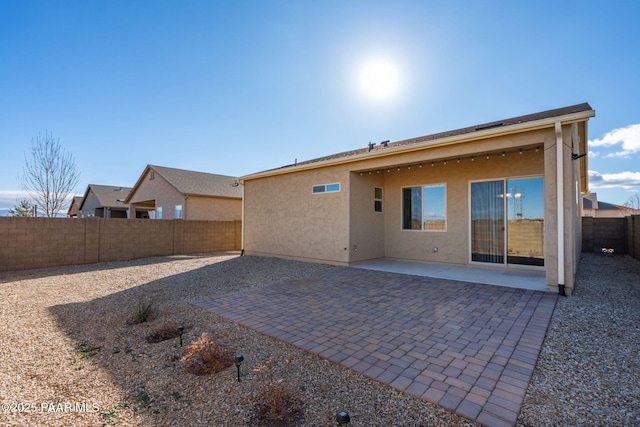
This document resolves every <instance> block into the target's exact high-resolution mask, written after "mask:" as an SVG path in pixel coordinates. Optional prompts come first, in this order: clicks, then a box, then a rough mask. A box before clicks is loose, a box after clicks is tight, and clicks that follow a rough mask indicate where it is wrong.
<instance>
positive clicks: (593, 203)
mask: <svg viewBox="0 0 640 427" xmlns="http://www.w3.org/2000/svg"><path fill="white" fill-rule="evenodd" d="M630 215H640V209H633V208H630V207H628V206H620V205H615V204H613V203H607V202H600V201H598V194H597V193H589V194H583V195H582V216H590V217H593V218H623V217H625V216H630Z"/></svg>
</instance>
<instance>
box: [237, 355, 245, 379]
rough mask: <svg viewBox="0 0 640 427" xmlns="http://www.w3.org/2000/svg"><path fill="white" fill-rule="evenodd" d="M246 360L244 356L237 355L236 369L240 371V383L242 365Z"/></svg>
mask: <svg viewBox="0 0 640 427" xmlns="http://www.w3.org/2000/svg"><path fill="white" fill-rule="evenodd" d="M243 360H244V356H243V355H241V354H236V368H237V369H238V382H240V364H241V363H242V361H243Z"/></svg>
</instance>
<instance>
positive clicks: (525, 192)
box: [241, 103, 595, 294]
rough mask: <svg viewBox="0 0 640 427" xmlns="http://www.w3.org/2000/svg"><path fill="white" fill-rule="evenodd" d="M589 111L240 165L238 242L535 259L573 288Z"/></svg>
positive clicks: (298, 252)
mask: <svg viewBox="0 0 640 427" xmlns="http://www.w3.org/2000/svg"><path fill="white" fill-rule="evenodd" d="M594 116H595V111H594V110H592V109H591V107H590V106H589V104H587V103H584V104H579V105H575V106H571V107H565V108H560V109H555V110H550V111H544V112H540V113H536V114H530V115H526V116H521V117H515V118H512V119H506V120H500V121H496V122H492V123H487V124H483V125H479V126H472V127H468V128H463V129H458V130H454V131H450V132H443V133H439V134H434V135H429V136H424V137H419V138H413V139H409V140H404V141H398V142H394V143H390V142H388V141H385V142H382V143H380V144H377V145H376V144H369V145H368V146H367V147H364V148H362V149H357V150H353V151H348V152H344V153H339V154H335V155H331V156H327V157H322V158H318V159H314V160H309V161H305V162H299V163H296V164H294V165H289V166H284V167H281V168H278V169H273V170H268V171H264V172H259V173H255V174H252V175H248V176H244V177H242V178H241V182H242V184H243V185H244V217H243V227H244V230H243V249H244V250H245V252H246V253H248V254H257V255H269V256H279V257H286V258H295V259H301V260H309V261H319V262H326V263H332V264H339V265H352V264H356V263H359V262H362V261H367V260H372V259H379V258H390V259H400V260H412V261H427V262H437V263H451V264H458V265H473V266H487V267H491V268H499V269H503V270H508V271H514V272H517V271H522V270H523V269H533V270H538V271H541V272H545V274H546V281H547V284H548V286H549V287H550V289H551V290H555V291H559V292H561V293H562V292H566V293H567V294H570V293H571V290H572V288H573V284H574V276H575V272H576V267H577V263H578V260H579V257H580V252H581V247H580V245H581V237H580V233H581V216H580V206H579V205H578V200H579V196H580V194H579V193H580V192H586V191H588V187H587V186H588V182H587V157H586V156H584V155H582V154H584V153H587V141H588V135H587V122H588V120H589V118H591V117H594Z"/></svg>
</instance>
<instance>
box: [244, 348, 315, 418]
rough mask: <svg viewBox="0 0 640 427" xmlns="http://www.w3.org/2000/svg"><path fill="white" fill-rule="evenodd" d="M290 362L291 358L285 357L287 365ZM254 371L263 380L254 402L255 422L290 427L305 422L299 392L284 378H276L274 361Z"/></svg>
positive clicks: (267, 362) (269, 361) (286, 365)
mask: <svg viewBox="0 0 640 427" xmlns="http://www.w3.org/2000/svg"><path fill="white" fill-rule="evenodd" d="M290 363H291V359H285V367H288V366H289V364H290ZM254 372H255V373H256V375H257V377H258V379H260V380H261V381H262V382H263V385H262V387H261V388H260V390H259V391H258V393H257V395H256V397H255V402H254V403H255V407H256V418H257V419H256V420H254V421H255V424H257V425H259V426H266V425H273V426H279V427H288V426H297V425H300V424H301V423H303V421H304V411H303V404H302V399H301V397H300V395H299V392H298V391H297V390H296V389H295V388H294V387H291V386H290V385H289V384H287V383H286V382H285V380H284V379H283V378H279V379H276V378H275V375H274V373H273V361H272V360H271V359H269V360H267V361H266V362H265V363H264V364H263V365H261V366H259V367H258V368H257V369H254Z"/></svg>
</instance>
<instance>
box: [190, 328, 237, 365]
mask: <svg viewBox="0 0 640 427" xmlns="http://www.w3.org/2000/svg"><path fill="white" fill-rule="evenodd" d="M180 361H181V362H184V363H186V369H187V371H189V372H191V373H193V374H196V375H209V374H215V373H216V372H220V371H223V370H224V369H226V368H228V367H229V366H231V365H233V354H232V353H231V352H230V351H229V350H227V349H226V348H225V347H224V346H223V345H222V344H220V343H218V342H216V341H214V340H213V338H211V337H210V336H209V335H208V334H207V333H206V332H203V333H202V335H200V338H198V339H197V340H195V341H194V342H192V343H191V344H189V347H187V350H186V352H185V353H184V355H183V356H182V358H181V359H180Z"/></svg>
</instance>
